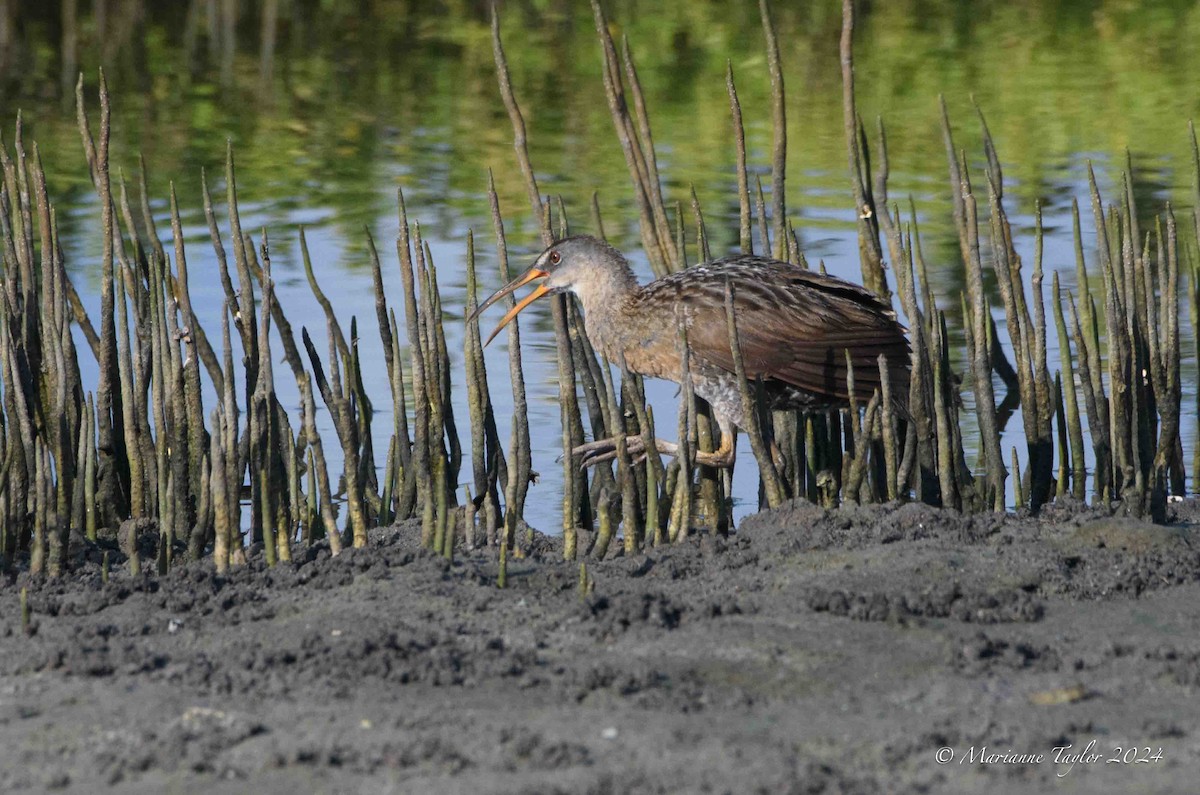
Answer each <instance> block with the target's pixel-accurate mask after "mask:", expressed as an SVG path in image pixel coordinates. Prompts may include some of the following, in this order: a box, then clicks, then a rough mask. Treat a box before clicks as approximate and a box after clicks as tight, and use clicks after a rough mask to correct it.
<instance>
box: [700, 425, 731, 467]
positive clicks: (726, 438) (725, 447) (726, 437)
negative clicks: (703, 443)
mask: <svg viewBox="0 0 1200 795" xmlns="http://www.w3.org/2000/svg"><path fill="white" fill-rule="evenodd" d="M718 421H719V420H718ZM733 454H734V450H733V433H732V428H730V429H729V431H726V430H725V428H723V427H722V429H721V443H720V444H719V445H717V449H716V450H714V451H713V452H711V453H706V452H704V451H702V450H697V451H696V454H695V455H696V463H697V464H699V465H700V466H706V467H713V468H715V469H728V468H729V467H732V466H733Z"/></svg>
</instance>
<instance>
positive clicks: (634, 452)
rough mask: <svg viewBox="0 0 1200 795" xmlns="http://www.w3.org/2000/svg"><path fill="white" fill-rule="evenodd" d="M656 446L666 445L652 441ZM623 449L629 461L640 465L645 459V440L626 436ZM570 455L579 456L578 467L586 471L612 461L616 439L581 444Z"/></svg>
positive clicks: (639, 437) (614, 455) (615, 453)
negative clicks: (627, 452) (627, 454)
mask: <svg viewBox="0 0 1200 795" xmlns="http://www.w3.org/2000/svg"><path fill="white" fill-rule="evenodd" d="M654 441H655V443H656V445H655V446H658V444H667V442H663V441H662V440H661V439H655V440H654ZM625 449H626V450H628V451H629V457H630V461H631V462H632V463H634V464H637V463H640V462H641V461H642V460H643V459H644V458H645V457H646V440H645V439H643V438H642V437H641V436H626V437H625ZM571 454H572V455H577V456H580V457H581V458H580V462H579V467H580V468H581V469H587V468H588V467H590V466H595V465H597V464H604V463H607V462H609V461H613V460H615V459H616V457H617V437H615V436H614V437H612V438H609V439H597V440H596V441H594V442H588V443H587V444H581V445H579V446H578V447H576V448H575V449H574V450H572V451H571Z"/></svg>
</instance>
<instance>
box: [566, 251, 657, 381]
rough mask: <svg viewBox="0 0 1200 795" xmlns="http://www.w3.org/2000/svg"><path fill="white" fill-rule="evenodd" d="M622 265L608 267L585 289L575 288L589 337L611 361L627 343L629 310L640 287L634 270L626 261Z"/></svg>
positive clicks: (614, 359)
mask: <svg viewBox="0 0 1200 795" xmlns="http://www.w3.org/2000/svg"><path fill="white" fill-rule="evenodd" d="M622 266H623V267H620V268H610V269H606V271H605V272H604V273H603V274H602V275H601V276H600V277H599V278H596V279H594V280H591V281H589V283H588V284H587V285H586V286H585V287H584V288H583V289H576V290H575V295H576V297H578V298H579V303H580V305H581V306H582V307H583V324H584V327H585V328H586V329H587V334H588V338H589V339H590V340H591V341H592V344H593V345H594V346H595V347H596V348H598V349H599V350H600V352H601V353H603V354H604V355H605V357H607V358H608V359H609V360H610V361H616V358H615V357H616V356H617V352H618V351H621V350H622V349H623V348H624V347H625V344H624V339H623V330H624V329H625V325H626V320H627V312H626V310H627V309H628V308H629V306H630V304H631V302H632V301H633V298H634V297H635V296H636V295H637V293H638V292H639V291H640V290H641V287H640V286H639V285H638V282H637V277H635V276H634V275H633V270H632V269H630V267H629V266H628V265H627V264H625V263H622Z"/></svg>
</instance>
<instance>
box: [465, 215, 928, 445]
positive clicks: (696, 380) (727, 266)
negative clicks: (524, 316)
mask: <svg viewBox="0 0 1200 795" xmlns="http://www.w3.org/2000/svg"><path fill="white" fill-rule="evenodd" d="M534 282H537V283H538V284H537V286H536V287H535V288H534V289H533V290H532V291H531V292H530V293H529V294H528V295H526V296H525V297H524V298H522V299H521V300H520V301H518V302H517V303H516V304H514V305H513V306H512V308H510V309H509V310H508V312H507V314H505V315H504V317H503V318H502V319H501V320H500V323H499V324H498V325H497V326H496V328H495V330H494V331H492V333H491V335H490V336H489V337H488V339H487V343H490V342H491V341H492V340H493V339H495V337H496V335H497V334H499V333H500V330H501V329H503V328H504V327H505V326H506V325H508V323H509V322H510V321H512V319H513V318H515V317H516V316H517V315H518V314H520V313H521V312H522V311H523V310H524V309H525V308H526V307H528V306H529V305H530V304H532V303H533V302H535V301H537V300H538V299H539V298H541V297H542V296H545V295H551V294H557V293H572V294H574V295H575V297H576V298H577V299H578V300H579V304H580V306H581V308H582V310H583V324H584V329H585V331H586V332H587V335H588V338H589V339H590V340H591V342H592V345H593V346H594V347H595V348H596V349H597V350H598V351H599V352H600V353H601V354H602V355H603V356H604V357H605V358H606V359H607V360H608V361H610V362H618V361H621V359H622V357H623V359H624V362H625V365H626V366H627V367H628V368H629V370H630V371H631V372H635V373H639V374H641V375H643V376H649V377H653V378H662V379H666V380H670V381H675V382H676V383H678V382H679V380H680V378H681V375H682V364H683V360H682V354H681V346H680V344H679V334H678V330H679V324H680V323H682V324H683V325H684V327H685V329H686V332H687V333H686V338H687V342H688V349H689V351H690V353H691V358H690V359H689V368H690V374H691V379H692V385H693V388H694V390H695V394H697V395H698V396H700V397H701V398H703V399H704V400H705V401H707V402H708V404H709V405H710V406H711V408H712V411H713V418H714V419H715V421H716V423H717V426H718V428H719V429H720V431H721V441H720V444H719V446H718V448H717V450H715V451H713V452H711V453H705V452H699V453H696V454H695V460H696V463H698V464H702V465H705V466H712V467H731V466H732V465H733V460H734V442H733V439H734V427H735V426H736V427H740V428H742V429H743V430H745V429H746V418H745V416H744V414H743V409H742V401H741V385H740V384H739V383H738V377H737V375H736V371H735V363H734V356H733V351H732V348H731V346H730V342H729V333H728V325H727V322H726V315H725V299H726V290H727V286H728V288H729V289H730V292H731V294H732V297H733V309H734V318H735V320H736V324H737V340H738V343H739V348H740V349H741V353H742V359H743V363H744V368H745V376H746V378H747V379H748V380H749V381H750V382H752V383H756V382H759V381H760V380H761V383H762V387H763V391H764V393H765V396H766V400H767V402H768V404H769V406H770V407H771V408H772V409H798V410H801V411H807V412H815V411H822V410H827V409H835V408H840V407H844V406H846V405H848V404H849V400H850V397H851V395H850V392H849V388H848V383H847V375H848V369H849V368H848V366H847V353H848V354H849V357H848V358H849V360H850V361H851V362H852V364H853V368H854V398H855V400H857V401H861V402H862V403H863V404H865V403H867V402H868V401H869V400H870V399H871V397H872V395H873V394H874V393H875V391H876V390H877V389H880V386H881V377H880V372H879V364H878V361H879V357H880V356H881V355H882V356H883V357H884V358H885V360H886V363H887V369H888V376H889V380H890V382H891V387H892V393H893V395H894V396H907V394H908V384H909V368H910V361H911V352H910V348H909V343H908V338H907V336H906V329H905V328H904V326H903V325H901V324H900V322H899V321H898V320H897V319H896V315H895V312H893V311H892V309H891V307H890V306H888V305H886V304H884V303H883V302H882V301H880V300H879V298H877V297H876V296H875V295H874V294H873V293H871V292H870V291H868V290H867V289H866V288H864V287H861V286H859V285H856V284H853V283H851V282H848V281H845V280H843V279H839V278H836V277H834V276H829V275H826V274H824V273H817V272H814V271H811V270H807V269H805V268H801V267H799V266H798V265H793V264H790V263H787V262H783V261H781V260H777V259H773V258H770V257H764V256H755V255H752V254H735V255H732V256H728V257H725V258H722V259H717V260H713V261H709V262H703V263H699V264H697V265H693V266H691V267H687V268H684V269H682V270H679V271H676V272H674V273H671V274H669V275H667V276H663V277H661V278H659V279H656V280H654V281H652V282H650V283H649V284H645V285H642V284H639V283H638V280H637V277H636V276H635V275H634V273H633V269H632V268H631V267H630V265H629V261H628V260H627V259H626V258H625V256H624V255H623V254H622V253H621V252H620V251H619V250H617V249H616V248H614V247H613V246H611V245H609V244H608V243H607V242H605V241H603V240H600V239H598V238H595V237H591V236H588V235H577V236H573V237H567V238H564V239H562V240H558V241H557V242H555V243H553V244H551V245H550V246H548V247H547V248H546V249H545V250H544V251H543V252H542V253H541V254H540V255H539V256H538V257H537V259H536V261H535V262H534V263H533V265H531V266H530V267H529V269H528V270H526V271H525V272H524V273H522V274H521V275H520V276H518V277H516V278H515V279H513V280H512V281H510V282H509V283H508V284H506V285H504V286H503V287H501V288H500V289H499V290H497V291H496V292H495V293H493V294H492V295H491V296H490V297H488V298H487V300H485V301H484V302H483V303H482V304H480V305H479V307H478V308H477V309H476V310H475V312H474V313H473V314H472V316H471V317H470V318H469V320H470V321H471V322H475V321H476V320H477V319H478V318H479V316H480V315H482V313H483V312H484V311H485V310H486V309H488V308H489V307H490V306H492V305H493V304H495V303H496V302H497V301H499V300H500V299H501V298H503V297H505V296H507V295H510V294H512V293H514V292H515V291H516V290H518V289H519V288H521V287H523V286H525V285H527V284H531V283H534ZM487 343H485V344H487ZM897 402H899V401H897ZM615 441H616V440H615V439H614V440H596V441H594V442H591V443H588V444H584V445H581V446H580V447H577V448H575V450H574V451H573V452H574V453H576V454H581V455H583V456H584V466H587V465H588V464H589V463H597V462H599V461H601V460H606V459H610V458H612V457H613V456H614V455H615V452H614V451H615ZM627 443H628V445H629V452H630V453H631V454H638V453H641V452H644V448H645V444H644V442H643V440H642V437H640V436H630V437H628V439H627ZM655 446H656V448H657V449H658V451H659V452H660V453H663V454H666V455H676V454H677V445H675V444H673V443H671V442H667V441H664V440H661V439H656V440H655Z"/></svg>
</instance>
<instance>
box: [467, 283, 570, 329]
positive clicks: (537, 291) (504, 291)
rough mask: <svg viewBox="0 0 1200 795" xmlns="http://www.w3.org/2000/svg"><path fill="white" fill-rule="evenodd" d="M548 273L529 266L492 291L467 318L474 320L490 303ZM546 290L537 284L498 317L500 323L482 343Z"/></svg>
mask: <svg viewBox="0 0 1200 795" xmlns="http://www.w3.org/2000/svg"><path fill="white" fill-rule="evenodd" d="M549 275H550V274H548V273H547V272H546V271H544V270H542V269H541V268H530V269H529V270H527V271H525V272H524V273H522V274H521V275H520V276H518V277H517V278H515V279H513V280H512V281H511V282H509V283H508V284H506V285H504V286H503V287H501V288H500V289H499V290H497V291H496V292H495V293H493V294H492V295H491V296H490V297H489V298H488V299H487V300H486V301H484V302H483V303H482V304H480V306H479V308H478V309H476V310H475V311H474V312H473V313H472V314H471V317H470V318H468V320H469V321H474V320H475V319H476V318H478V317H479V315H481V314H482V313H483V311H484V310H485V309H487V308H488V307H490V306H491V305H492V304H494V303H496V302H497V301H499V300H500V299H501V298H503V297H504V296H506V295H509V294H511V293H512V292H514V291H515V290H516V289H517V288H518V287H522V286H523V285H526V284H529V283H530V282H532V281H534V280H536V279H542V278H545V277H546V276H549ZM548 292H550V290H549V288H548V287H546V285H544V284H539V285H538V286H537V287H536V288H534V290H533V292H531V293H530V294H529V295H527V296H525V297H524V298H522V299H521V300H520V301H519V302H518V303H517V304H516V305H515V306H514V307H513V308H512V309H510V310H508V313H507V314H505V315H504V317H503V318H501V319H500V325H498V326H496V328H495V329H494V330H493V331H492V333H491V334H489V335H488V338H487V342H485V343H484V345H487V344H488V343H490V342H491V341H492V340H493V339H495V338H496V335H497V334H499V333H500V330H501V329H503V328H504V327H505V326H507V325H508V323H509V321H511V320H512V319H513V318H514V317H516V316H517V315H519V314H520V313H521V310H523V309H524V308H525V307H527V306H529V305H530V304H532V303H533V302H534V301H536V300H537V299H539V298H541V297H542V296H543V295H545V294H546V293H548Z"/></svg>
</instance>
